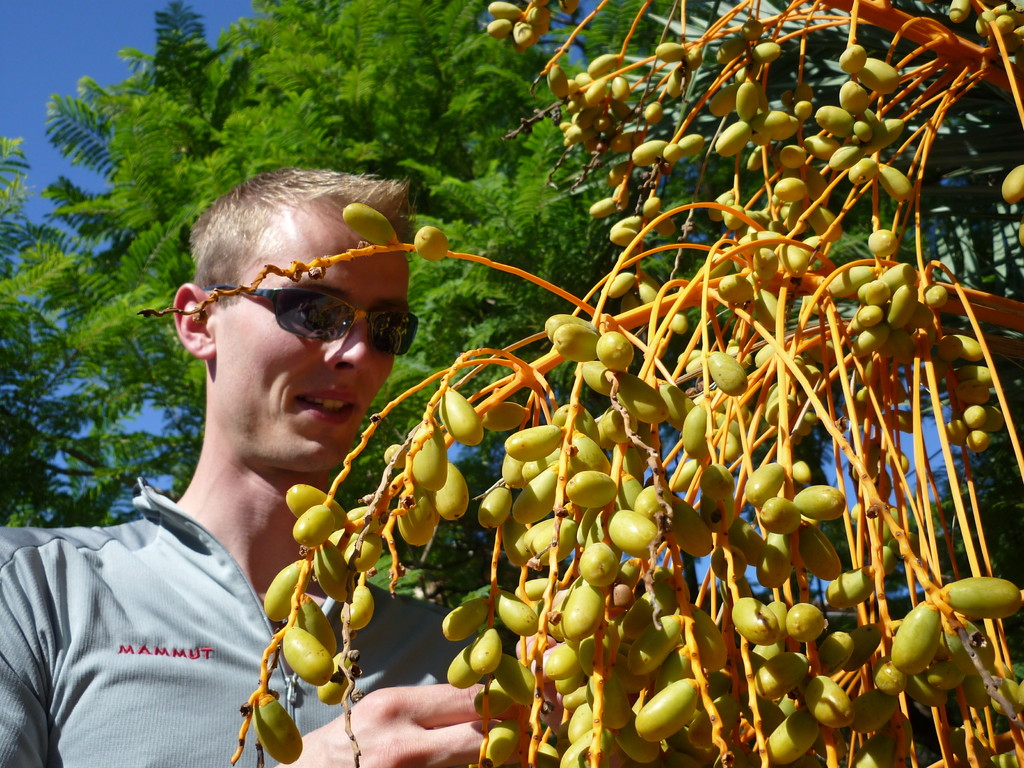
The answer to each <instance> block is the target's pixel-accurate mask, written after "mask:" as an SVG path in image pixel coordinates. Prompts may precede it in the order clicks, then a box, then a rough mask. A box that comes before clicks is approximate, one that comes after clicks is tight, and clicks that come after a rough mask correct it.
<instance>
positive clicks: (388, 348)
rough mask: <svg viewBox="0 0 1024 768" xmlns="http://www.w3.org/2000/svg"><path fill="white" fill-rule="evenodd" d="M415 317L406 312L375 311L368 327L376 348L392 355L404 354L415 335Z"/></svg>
mask: <svg viewBox="0 0 1024 768" xmlns="http://www.w3.org/2000/svg"><path fill="white" fill-rule="evenodd" d="M416 325H417V319H416V316H415V315H412V314H409V313H408V312H376V313H374V314H373V316H372V322H371V324H370V327H371V329H372V332H373V343H374V346H376V347H377V349H379V350H381V351H382V352H387V353H388V354H392V355H404V354H405V353H406V352H408V351H409V348H410V347H411V346H412V340H413V338H415V336H416Z"/></svg>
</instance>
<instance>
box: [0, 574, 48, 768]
mask: <svg viewBox="0 0 1024 768" xmlns="http://www.w3.org/2000/svg"><path fill="white" fill-rule="evenodd" d="M0 562H2V565H0V627H3V631H2V632H0V768H7V766H12V767H13V766H19V768H21V767H22V766H24V767H25V768H36V767H37V766H39V767H42V766H45V765H47V763H48V757H47V752H48V744H49V732H50V716H49V708H48V705H47V701H48V700H49V697H50V693H49V692H50V684H49V680H50V679H51V675H50V672H49V669H50V663H49V661H48V657H49V656H50V653H49V652H50V650H52V643H50V642H49V641H50V640H52V638H53V633H52V632H51V631H50V630H49V627H48V626H46V624H48V622H45V621H44V622H42V623H41V622H40V621H39V617H40V616H46V615H47V614H48V611H47V609H46V607H45V606H46V604H45V601H44V600H43V599H42V595H43V593H44V592H45V589H44V588H43V587H42V586H41V584H42V580H43V579H44V574H43V569H42V566H41V564H40V563H39V562H38V560H35V562H33V558H31V557H27V558H26V557H21V558H17V559H15V560H10V559H5V560H3V561H0Z"/></svg>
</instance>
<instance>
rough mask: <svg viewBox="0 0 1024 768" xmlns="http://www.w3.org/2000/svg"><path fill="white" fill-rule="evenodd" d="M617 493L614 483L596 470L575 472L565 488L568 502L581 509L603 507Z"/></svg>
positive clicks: (612, 499)
mask: <svg viewBox="0 0 1024 768" xmlns="http://www.w3.org/2000/svg"><path fill="white" fill-rule="evenodd" d="M617 492H618V487H617V486H616V485H615V481H614V480H612V479H611V477H609V476H608V475H607V474H606V473H604V472H598V471H597V470H584V471H582V472H577V473H576V474H575V475H573V476H572V477H571V478H569V482H568V483H566V486H565V494H566V496H568V497H569V500H570V501H571V502H573V503H574V504H578V505H579V506H581V507H604V506H605V505H607V504H609V503H611V502H612V501H614V499H615V496H616V494H617Z"/></svg>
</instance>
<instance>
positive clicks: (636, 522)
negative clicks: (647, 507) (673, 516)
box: [608, 509, 658, 558]
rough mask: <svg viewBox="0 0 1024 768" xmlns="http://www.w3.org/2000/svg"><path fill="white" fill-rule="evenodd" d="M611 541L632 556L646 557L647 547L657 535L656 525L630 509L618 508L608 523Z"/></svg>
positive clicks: (647, 553) (647, 554)
mask: <svg viewBox="0 0 1024 768" xmlns="http://www.w3.org/2000/svg"><path fill="white" fill-rule="evenodd" d="M608 535H609V537H610V538H611V540H612V543H613V544H614V545H615V546H616V547H618V548H619V549H621V550H622V551H623V552H625V553H626V554H627V555H632V556H633V557H644V558H646V557H648V556H649V554H650V552H649V551H648V548H649V547H650V545H651V543H652V542H653V541H654V540H655V539H656V538H657V536H658V526H657V524H655V523H654V522H653V521H652V520H651V519H650V518H648V517H646V516H644V515H641V514H640V513H639V512H635V511H633V510H632V509H620V510H618V511H617V512H616V513H615V514H614V515H612V519H611V521H610V522H609V523H608Z"/></svg>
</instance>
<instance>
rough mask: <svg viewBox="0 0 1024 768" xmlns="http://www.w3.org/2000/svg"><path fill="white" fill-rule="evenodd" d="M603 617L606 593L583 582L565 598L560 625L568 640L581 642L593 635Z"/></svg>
mask: <svg viewBox="0 0 1024 768" xmlns="http://www.w3.org/2000/svg"><path fill="white" fill-rule="evenodd" d="M603 618H604V594H603V593H602V592H601V590H600V589H597V588H596V587H592V586H591V585H589V584H587V583H585V582H581V583H578V584H577V585H576V586H575V587H574V588H573V589H572V591H571V592H570V593H569V596H568V597H567V598H566V600H565V605H564V606H563V607H562V621H561V624H560V627H561V630H562V633H563V634H564V635H565V638H566V639H567V640H575V641H577V642H579V641H580V640H582V639H583V638H585V637H588V636H590V635H593V634H594V630H596V629H597V625H598V624H600V623H601V619H603Z"/></svg>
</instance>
